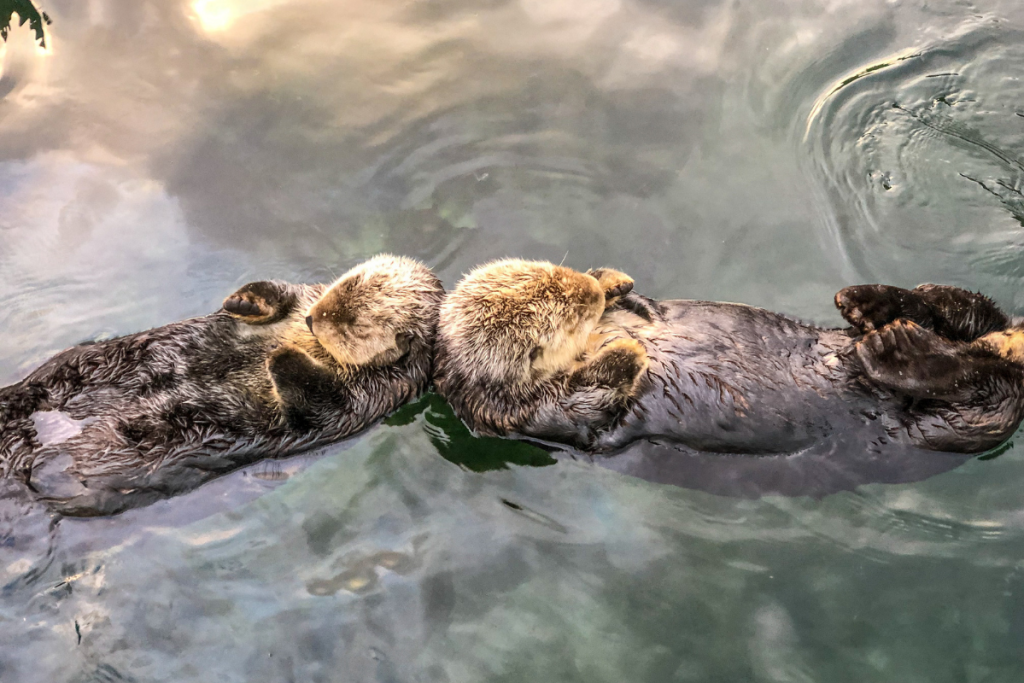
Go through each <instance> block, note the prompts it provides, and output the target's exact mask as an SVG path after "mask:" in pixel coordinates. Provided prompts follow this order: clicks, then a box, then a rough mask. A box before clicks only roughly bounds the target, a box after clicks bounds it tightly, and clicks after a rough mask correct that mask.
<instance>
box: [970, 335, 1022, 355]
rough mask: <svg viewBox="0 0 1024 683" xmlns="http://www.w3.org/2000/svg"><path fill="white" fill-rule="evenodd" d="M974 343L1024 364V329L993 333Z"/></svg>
mask: <svg viewBox="0 0 1024 683" xmlns="http://www.w3.org/2000/svg"><path fill="white" fill-rule="evenodd" d="M973 343H974V344H976V345H978V346H981V347H983V348H987V349H989V350H991V351H994V352H996V353H997V354H999V355H1000V356H1002V357H1003V358H1005V359H1007V360H1010V361H1013V362H1015V363H1022V364H1024V329H1022V328H1020V327H1011V328H1008V329H1005V330H1001V331H999V332H991V333H989V334H986V335H985V336H984V337H981V338H980V339H978V340H976V341H975V342H973Z"/></svg>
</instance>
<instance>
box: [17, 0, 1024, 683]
mask: <svg viewBox="0 0 1024 683" xmlns="http://www.w3.org/2000/svg"><path fill="white" fill-rule="evenodd" d="M45 9H46V11H47V13H48V14H49V16H50V17H51V18H52V19H53V23H52V24H51V25H50V26H48V27H46V28H47V29H48V32H47V36H46V37H47V49H46V50H45V51H43V50H41V49H40V47H39V46H38V44H37V43H36V38H35V35H34V33H33V32H32V31H31V30H30V29H29V27H28V26H27V25H26V26H25V27H21V28H14V29H12V32H11V34H10V36H9V39H8V41H7V42H6V43H5V44H4V45H3V47H2V50H3V52H2V57H0V59H2V69H3V71H2V74H0V97H2V99H0V197H2V198H3V202H2V204H3V211H2V212H0V291H2V292H3V294H4V295H5V305H4V306H3V308H2V309H0V327H2V329H3V330H4V343H3V344H0V382H3V383H8V382H10V381H13V380H15V379H17V378H19V377H21V376H23V375H24V374H26V373H27V372H28V370H29V369H30V368H32V367H33V366H34V365H36V364H38V363H39V362H40V361H41V360H43V359H44V358H46V357H48V356H49V355H51V354H52V353H53V352H55V351H57V350H60V349H61V348H64V347H66V346H69V345H70V344H73V343H76V342H79V341H82V340H84V339H91V338H102V337H105V336H108V335H113V334H122V333H126V332H131V331H135V330H138V329H142V328H145V327H150V326H154V325H159V324H162V323H165V322H167V321H169V320H175V319H179V318H183V317H187V316H190V315H196V314H202V313H206V312H208V311H210V310H212V309H213V308H215V307H216V306H217V305H218V303H219V302H220V301H221V299H222V298H223V297H224V295H225V294H227V293H229V292H230V291H232V290H233V289H235V288H236V287H237V286H238V285H240V284H241V283H243V282H246V281H249V280H254V279H261V278H267V277H277V278H282V279H286V280H292V281H316V280H328V279H330V278H331V277H333V276H334V275H336V274H339V273H340V272H342V271H343V270H345V268H346V267H348V266H350V265H352V264H354V263H356V262H358V261H359V260H362V259H364V258H366V257H367V256H369V255H371V254H373V253H376V252H377V251H381V250H388V249H390V250H395V251H399V252H401V253H406V254H409V255H412V256H418V257H420V258H423V259H426V260H427V261H428V262H429V264H430V265H431V266H433V267H435V268H436V269H438V270H439V272H440V273H441V275H442V277H444V279H445V280H446V282H447V283H448V284H449V285H451V284H452V283H454V281H455V280H456V279H457V278H458V276H459V274H460V273H462V272H465V271H467V270H468V269H469V268H471V267H472V266H473V265H475V264H476V263H479V262H481V261H484V260H488V259H491V258H497V257H501V256H508V255H515V256H525V257H531V258H544V259H549V260H553V261H556V262H557V261H561V260H562V259H563V258H564V259H565V262H566V263H567V264H568V265H572V266H574V267H580V268H586V267H590V266H596V265H603V264H610V265H613V266H616V267H618V268H621V269H623V270H625V271H626V272H629V273H631V274H633V275H634V276H635V277H636V279H637V282H638V288H639V289H640V290H641V291H644V292H645V293H646V294H649V295H651V296H655V297H659V298H668V297H694V298H712V299H724V300H737V301H744V302H748V303H752V304H757V305H763V306H767V307H770V308H774V309H778V310H783V311H787V312H790V313H792V314H794V315H799V316H802V317H804V318H807V319H812V320H815V321H817V322H820V323H822V324H839V318H838V316H836V314H835V313H834V312H833V310H832V304H831V298H832V295H833V293H834V292H835V291H837V290H838V289H840V288H841V287H842V286H844V285H847V284H851V283H852V282H855V281H868V280H878V281H886V282H893V283H895V284H904V285H913V284H917V283H918V282H920V281H927V280H932V281H948V282H952V283H954V284H958V285H963V286H969V287H974V288H978V289H982V290H983V291H986V292H988V293H991V294H993V295H995V296H996V298H997V300H998V301H999V303H1000V304H1002V305H1004V306H1005V307H1006V308H1007V309H1008V310H1011V311H1015V312H1020V309H1021V303H1022V301H1021V299H1020V297H1021V296H1022V294H1021V293H1020V292H1021V287H1020V286H1019V285H1020V278H1019V270H1020V268H1019V265H1018V259H1017V256H1019V254H1018V252H1019V250H1020V246H1021V240H1020V236H1021V222H1020V213H1021V209H1020V207H1021V204H1020V199H1019V193H1020V191H1022V189H1024V188H1022V186H1021V178H1020V176H1021V171H1020V168H1019V163H1024V157H1022V155H1021V153H1020V149H1021V148H1022V144H1021V143H1022V142H1024V140H1021V139H1020V133H1021V130H1022V129H1021V127H1020V122H1021V117H1020V116H1019V113H1020V102H1018V101H1017V100H1018V99H1019V98H1017V94H1019V72H1020V67H1021V64H1022V61H1024V54H1022V53H1021V49H1020V47H1019V46H1020V44H1021V41H1020V35H1021V31H1024V11H1022V9H1021V7H1020V5H1019V3H1017V2H1012V1H1010V0H979V1H978V2H974V3H972V4H964V3H960V2H956V1H955V0H938V1H937V2H929V3H912V2H896V3H893V2H887V1H883V0H877V1H876V0H868V1H864V0H829V1H827V2H826V1H824V0H821V1H819V0H807V1H806V2H793V1H792V0H766V1H764V2H758V3H740V2H733V1H731V0H703V1H700V0H693V1H687V2H661V1H660V0H587V1H586V2H563V1H559V2H535V1H533V0H480V1H477V2H468V1H467V0H438V1H436V2H429V3H424V2H420V3H412V4H409V3H393V2H386V1H384V2H381V1H375V2H365V1H363V2H358V1H357V2H346V3H335V2H327V1H326V0H324V1H319V0H279V1H273V2H271V1H266V2H241V1H233V0H204V1H202V2H197V1H195V0H88V1H87V2H83V1H82V0H51V1H50V2H47V3H46V5H45ZM894 104H896V105H898V106H893V105H894ZM431 400H432V399H430V398H429V397H428V398H427V399H425V402H424V403H421V404H419V405H418V406H415V407H413V408H410V409H409V411H407V412H404V413H402V414H401V415H399V416H397V417H396V418H395V419H394V420H392V422H391V424H386V425H382V426H381V427H379V428H378V429H376V430H374V431H372V432H371V433H369V434H367V435H366V436H365V437H363V438H361V439H358V440H356V441H355V442H354V443H352V444H350V447H348V448H347V449H346V450H340V449H332V450H330V451H329V452H327V453H326V454H321V455H311V456H307V457H304V458H302V459H292V460H288V461H283V462H280V463H265V464H261V465H260V466H259V467H257V468H253V469H250V470H247V471H245V472H240V473H236V474H235V475H233V476H231V477H227V478H224V479H221V480H218V481H215V482H212V483H211V484H209V485H207V486H204V487H202V488H201V489H199V490H197V491H195V492H193V493H192V494H191V495H189V496H184V497H182V498H179V499H177V500H168V501H163V502H161V503H158V504H156V505H154V506H152V507H151V508H148V509H146V510H137V511H132V512H130V513H127V514H126V515H123V516H120V517H117V518H110V519H97V520H88V521H74V520H60V521H57V520H54V519H52V518H51V517H50V516H49V515H48V514H47V513H46V512H45V511H44V510H40V509H39V508H36V507H35V506H33V505H32V504H31V503H30V502H29V501H25V500H22V499H19V498H17V497H16V496H13V495H3V496H2V497H0V503H2V505H0V582H2V586H3V588H2V590H3V598H4V599H3V600H0V642H3V643H4V645H3V646H2V647H0V678H3V680H4V681H7V680H11V681H33V680H48V681H50V680H52V681H87V680H153V681H157V680H169V681H171V680H173V681H183V680H199V681H205V680H215V679H217V678H224V679H226V680H236V679H237V680H243V679H244V680H251V681H260V680H287V679H289V678H294V679H296V680H311V681H316V680H340V679H341V678H344V679H345V680H364V679H367V680H369V679H378V680H388V681H406V680H409V681H412V680H420V681H464V680H560V681H561V680H564V681H574V680H587V681H595V680H608V681H621V680H623V677H624V676H625V677H626V678H628V679H630V680H636V681H658V682H659V683H660V682H661V681H709V680H755V681H780V680H829V681H873V680H917V679H920V680H929V681H935V682H941V681H951V682H952V681H957V682H959V681H961V680H966V679H971V678H972V677H973V678H974V679H978V680H986V679H987V680H1018V679H1020V678H1021V674H1022V673H1024V662H1022V661H1021V659H1020V652H1019V642H1020V639H1021V636H1022V634H1024V620H1022V617H1021V615H1022V614H1024V565H1022V564H1021V562H1020V559H1019V558H1020V557H1021V551H1022V547H1024V531H1022V529H1024V516H1022V513H1021V505H1020V495H1019V488H1020V487H1019V485H1018V484H1017V482H1018V481H1020V478H1021V476H1022V475H1024V471H1022V459H1021V455H1020V453H1019V449H1018V448H1017V447H1013V448H1010V449H1009V450H1008V451H1006V452H1005V453H1004V454H1003V455H1001V456H999V457H998V458H996V459H994V460H988V461H980V460H971V461H968V462H966V463H964V464H962V465H961V466H959V467H956V468H954V469H952V470H951V471H947V472H946V473H945V474H941V475H938V476H933V477H931V478H928V479H926V480H925V481H922V482H918V483H916V484H913V485H886V484H879V483H873V484H872V483H866V484H865V483H863V481H861V480H858V481H857V482H856V484H851V485H850V486H849V487H845V488H852V489H854V490H853V491H845V492H840V493H835V494H831V495H825V496H824V497H821V498H811V497H808V496H804V495H797V496H793V497H783V496H777V495H772V494H769V495H760V497H750V498H744V497H737V496H735V495H731V494H730V495H721V496H720V495H715V494H713V493H709V492H708V491H716V490H717V491H718V492H719V493H729V491H726V490H724V489H715V488H714V487H712V486H710V485H708V482H709V481H712V482H713V481H718V482H720V483H721V482H723V481H728V477H729V476H732V477H733V478H734V480H735V481H737V482H739V484H742V486H739V488H740V489H742V490H741V491H740V493H741V494H743V491H746V490H747V489H746V488H745V487H746V483H744V482H746V481H750V479H749V477H754V480H757V477H761V476H767V478H768V480H769V481H772V476H770V473H767V474H766V473H761V474H758V473H756V472H755V473H753V474H751V473H750V472H748V473H747V474H743V473H742V472H741V471H740V470H739V469H735V468H731V467H730V468H727V469H720V470H719V471H718V472H717V473H708V472H703V471H698V470H694V469H692V468H691V465H693V463H694V462H696V461H690V460H687V461H686V462H687V463H688V465H687V467H680V466H678V465H674V466H673V468H674V471H675V472H676V473H677V474H679V475H680V481H677V482H676V483H680V484H682V486H664V485H659V484H656V483H651V482H647V481H643V480H641V479H637V478H634V477H627V476H622V475H621V474H619V473H617V472H614V471H610V470H608V469H606V468H600V467H594V466H592V465H590V464H587V463H583V462H574V461H571V460H565V459H563V460H561V461H559V462H557V463H555V464H551V462H550V459H551V455H550V454H548V453H547V452H545V451H542V450H538V449H536V448H535V447H533V446H531V445H529V444H520V443H511V442H492V441H486V440H480V441H477V440H474V439H473V438H472V437H470V436H469V435H468V434H466V433H465V432H463V431H460V428H461V425H458V423H456V422H453V421H452V420H451V417H450V413H449V412H446V409H445V408H444V406H443V405H442V406H439V405H434V404H432V403H431ZM619 462H624V463H625V462H629V461H626V460H622V461H619ZM716 462H720V461H716ZM541 464H543V465H545V466H542V467H526V466H524V465H541ZM823 464H826V465H827V464H829V463H823ZM890 464H891V463H890ZM952 464H956V463H952ZM952 464H951V463H947V462H940V461H939V460H935V461H932V462H928V463H923V465H922V467H923V468H924V469H921V470H918V471H917V473H918V474H919V475H920V476H921V477H924V476H927V475H928V474H931V473H933V472H939V471H942V470H949V468H950V467H951V466H952ZM747 466H748V467H753V468H755V469H756V468H757V467H763V466H764V465H763V464H761V465H757V464H750V465H747ZM716 467H722V466H720V465H716ZM930 468H933V469H930ZM698 469H699V468H698ZM740 469H742V468H740ZM896 469H899V466H897V468H896ZM712 475H713V476H712ZM748 475H749V477H748ZM754 475H756V476H754ZM915 476H917V475H915ZM744 477H748V479H745V478H744ZM792 481H796V482H797V483H798V484H799V483H801V480H800V479H799V477H797V478H795V479H793V480H792ZM867 481H871V479H870V478H869V479H868V480H867ZM804 483H806V482H804ZM687 486H689V487H690V488H687ZM841 488H842V487H841ZM774 490H778V489H777V488H776V489H774ZM803 490H804V491H806V490H807V489H803ZM733 493H735V491H734V492H733ZM762 493H763V490H762ZM743 495H745V494H743Z"/></svg>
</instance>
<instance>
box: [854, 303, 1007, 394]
mask: <svg viewBox="0 0 1024 683" xmlns="http://www.w3.org/2000/svg"><path fill="white" fill-rule="evenodd" d="M854 354H855V355H856V357H857V359H858V360H859V361H860V365H861V367H862V368H863V370H864V374H865V375H866V376H867V377H868V378H869V379H870V380H871V381H873V382H875V383H877V384H879V385H881V386H884V387H888V388H890V389H893V390H895V391H898V392H900V393H903V394H906V395H908V396H911V397H914V398H932V399H940V400H958V399H959V398H962V397H965V396H968V395H970V393H971V392H972V390H973V385H975V384H977V382H978V381H979V380H981V379H982V377H981V372H980V371H981V370H982V366H983V365H984V364H985V362H986V361H987V360H998V359H995V358H987V357H983V356H981V355H978V354H975V353H971V352H970V350H969V347H968V346H967V345H965V344H962V343H960V342H954V341H950V340H948V339H945V338H944V337H941V336H939V335H937V334H935V333H934V332H932V331H930V330H926V329H924V328H923V327H921V326H920V325H918V324H916V323H913V322H910V321H907V320H897V321H896V322H894V323H890V324H888V325H886V326H885V327H883V328H881V329H879V330H876V331H873V332H869V333H868V334H866V335H864V338H863V339H861V340H860V341H858V342H857V343H856V344H855V345H854Z"/></svg>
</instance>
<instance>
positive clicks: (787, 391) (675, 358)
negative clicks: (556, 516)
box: [594, 301, 884, 454]
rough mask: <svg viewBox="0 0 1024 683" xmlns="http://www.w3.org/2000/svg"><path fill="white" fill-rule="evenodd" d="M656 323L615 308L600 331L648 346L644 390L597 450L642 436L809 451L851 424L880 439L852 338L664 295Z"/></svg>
mask: <svg viewBox="0 0 1024 683" xmlns="http://www.w3.org/2000/svg"><path fill="white" fill-rule="evenodd" d="M656 311H657V314H658V315H656V316H653V320H652V321H648V320H645V319H643V318H641V317H640V316H638V315H636V314H634V313H632V312H629V311H612V312H609V313H608V314H606V315H605V317H604V318H602V323H601V325H600V327H599V329H598V331H599V332H600V333H602V334H605V335H607V336H608V337H615V336H616V335H619V334H628V335H629V336H631V337H633V338H635V339H637V340H638V341H640V342H641V343H642V344H643V345H644V347H645V349H646V350H647V353H648V356H649V358H650V367H649V369H648V373H647V377H646V378H645V381H646V387H645V388H644V389H643V391H642V393H641V395H640V397H639V399H638V400H637V402H636V403H635V404H634V407H633V409H632V411H631V412H630V413H629V414H627V415H626V416H625V418H624V419H623V420H622V421H621V422H620V423H619V424H618V425H617V426H616V427H615V428H614V429H612V430H611V431H609V432H607V433H605V434H603V435H602V436H601V437H600V438H599V441H598V443H597V444H596V448H595V449H594V450H595V451H599V452H607V451H613V450H617V449H620V448H622V447H624V446H626V445H628V444H629V443H630V442H632V441H636V440H639V439H647V440H653V441H663V442H675V443H679V444H683V445H685V446H687V447H688V448H692V449H696V450H700V451H711V452H724V453H750V454H780V453H794V452H799V451H802V450H805V449H807V448H809V447H811V446H813V445H814V444H816V443H820V442H822V441H823V440H827V439H829V438H832V437H834V436H835V435H837V434H838V433H841V432H845V431H848V430H851V429H858V430H862V429H868V430H870V431H877V432H878V433H879V436H882V435H883V433H884V432H883V430H882V427H881V425H880V424H879V423H878V421H877V419H876V418H877V415H875V414H873V413H871V411H870V410H869V408H870V405H869V401H867V400H866V397H864V396H862V395H860V394H859V392H857V391H856V390H855V388H854V387H853V386H852V384H851V382H850V381H849V377H848V373H847V371H846V368H845V367H844V364H843V361H842V356H841V355H840V352H841V351H842V350H843V349H845V348H846V347H847V346H848V345H849V344H850V343H851V338H850V337H849V336H848V335H847V334H845V333H844V332H842V331H838V330H824V329H820V328H815V327H811V326H808V325H803V324H801V323H798V322H796V321H794V320H791V319H789V318H786V317H784V316H780V315H778V314H775V313H771V312H769V311H765V310H762V309H758V308H753V307H750V306H742V305H738V304H723V303H712V302H700V301H668V302H662V303H660V304H658V305H657V307H656Z"/></svg>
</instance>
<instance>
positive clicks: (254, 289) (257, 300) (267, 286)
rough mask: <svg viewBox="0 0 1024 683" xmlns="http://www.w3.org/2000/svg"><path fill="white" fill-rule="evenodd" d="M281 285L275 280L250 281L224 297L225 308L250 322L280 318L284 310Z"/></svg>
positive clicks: (255, 322)
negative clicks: (274, 281)
mask: <svg viewBox="0 0 1024 683" xmlns="http://www.w3.org/2000/svg"><path fill="white" fill-rule="evenodd" d="M282 299H283V297H282V291H281V287H280V286H279V285H277V284H276V283H273V282H250V283H249V284H247V285H245V286H244V287H242V288H241V289H239V290H238V291H237V292H235V293H234V294H232V295H231V296H229V297H228V298H226V299H224V304H223V308H224V310H225V311H227V312H228V313H230V314H231V315H232V316H234V317H236V318H238V319H240V320H243V321H245V322H247V323H250V324H254V325H255V324H260V323H267V322H272V321H275V320H278V319H280V318H281V317H282V316H283V314H284V313H285V311H283V305H282V304H283V301H282Z"/></svg>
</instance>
